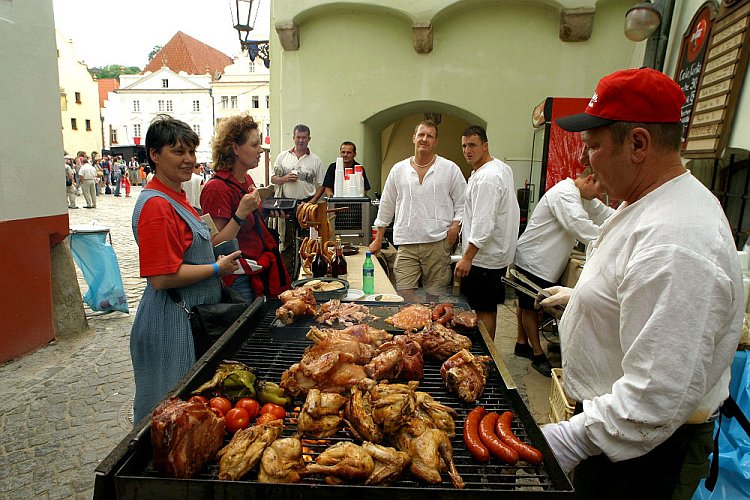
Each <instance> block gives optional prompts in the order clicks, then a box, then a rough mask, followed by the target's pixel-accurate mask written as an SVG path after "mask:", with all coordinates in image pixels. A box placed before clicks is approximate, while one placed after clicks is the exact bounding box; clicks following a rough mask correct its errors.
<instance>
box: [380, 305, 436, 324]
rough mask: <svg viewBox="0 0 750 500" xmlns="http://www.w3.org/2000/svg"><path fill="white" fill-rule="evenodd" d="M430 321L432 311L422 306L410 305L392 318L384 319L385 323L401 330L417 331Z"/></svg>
mask: <svg viewBox="0 0 750 500" xmlns="http://www.w3.org/2000/svg"><path fill="white" fill-rule="evenodd" d="M430 321H432V309H431V308H429V307H427V306H424V305H422V304H412V305H409V306H406V307H404V308H403V309H401V310H400V311H399V312H397V313H396V314H394V315H393V316H389V317H387V318H385V322H386V323H388V324H389V325H393V326H395V327H396V328H400V329H402V330H406V331H410V330H418V329H420V328H424V327H425V326H427V323H429V322H430Z"/></svg>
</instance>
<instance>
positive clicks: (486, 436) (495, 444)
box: [479, 411, 518, 465]
mask: <svg viewBox="0 0 750 500" xmlns="http://www.w3.org/2000/svg"><path fill="white" fill-rule="evenodd" d="M499 418H500V415H498V414H497V413H496V412H494V411H493V412H491V413H488V414H487V415H485V416H484V417H483V418H482V421H481V422H480V423H479V439H481V440H482V443H484V445H485V446H486V447H487V449H489V450H490V453H492V456H494V457H497V458H499V459H500V460H502V461H503V462H505V463H506V464H510V465H513V464H515V463H516V462H518V453H517V452H516V450H514V449H513V448H511V447H510V446H508V445H507V444H505V443H504V442H503V441H502V440H501V439H500V438H499V437H497V435H496V434H495V424H496V423H497V421H498V419H499Z"/></svg>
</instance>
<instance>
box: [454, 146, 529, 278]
mask: <svg viewBox="0 0 750 500" xmlns="http://www.w3.org/2000/svg"><path fill="white" fill-rule="evenodd" d="M513 187H514V184H513V170H511V168H510V167H509V166H508V165H506V164H505V163H503V162H501V161H500V160H498V159H494V158H493V159H492V160H491V161H489V162H487V163H485V164H484V165H482V166H481V167H479V169H477V170H475V171H473V172H472V173H471V177H469V184H468V186H467V188H466V193H465V195H464V217H463V227H462V229H461V231H462V232H463V240H462V245H463V248H462V252H463V253H466V249H467V248H468V247H469V243H471V244H472V245H474V246H475V247H477V248H478V249H479V251H478V252H477V254H476V255H475V256H474V260H472V262H471V263H472V265H474V266H477V267H482V268H485V269H502V268H503V267H507V266H508V265H509V264H510V263H511V262H513V255H514V254H515V250H516V237H517V235H518V224H519V222H520V217H521V211H520V209H519V207H518V200H517V198H516V195H515V192H514V191H513Z"/></svg>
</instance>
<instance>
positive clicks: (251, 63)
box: [248, 61, 255, 73]
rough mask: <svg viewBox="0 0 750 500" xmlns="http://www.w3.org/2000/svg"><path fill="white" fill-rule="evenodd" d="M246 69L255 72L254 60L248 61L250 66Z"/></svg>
mask: <svg viewBox="0 0 750 500" xmlns="http://www.w3.org/2000/svg"><path fill="white" fill-rule="evenodd" d="M248 71H249V72H250V73H255V61H251V62H250V68H248Z"/></svg>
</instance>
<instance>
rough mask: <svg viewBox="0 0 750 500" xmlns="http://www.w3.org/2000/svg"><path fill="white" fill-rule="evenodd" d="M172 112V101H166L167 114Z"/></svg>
mask: <svg viewBox="0 0 750 500" xmlns="http://www.w3.org/2000/svg"><path fill="white" fill-rule="evenodd" d="M171 111H172V101H167V112H171Z"/></svg>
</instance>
